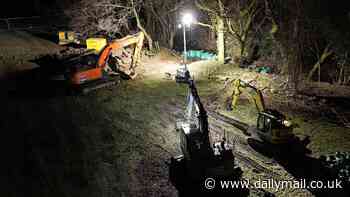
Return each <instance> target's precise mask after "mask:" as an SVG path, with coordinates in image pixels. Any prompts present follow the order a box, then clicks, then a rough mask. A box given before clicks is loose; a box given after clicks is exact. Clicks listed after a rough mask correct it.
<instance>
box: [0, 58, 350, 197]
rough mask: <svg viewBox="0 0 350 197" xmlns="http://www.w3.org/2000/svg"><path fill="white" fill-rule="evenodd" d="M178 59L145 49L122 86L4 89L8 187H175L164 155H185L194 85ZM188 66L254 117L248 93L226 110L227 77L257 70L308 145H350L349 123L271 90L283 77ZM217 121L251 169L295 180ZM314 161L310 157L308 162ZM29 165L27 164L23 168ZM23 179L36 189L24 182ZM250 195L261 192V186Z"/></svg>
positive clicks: (215, 103) (58, 190)
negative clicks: (181, 129) (182, 122)
mask: <svg viewBox="0 0 350 197" xmlns="http://www.w3.org/2000/svg"><path fill="white" fill-rule="evenodd" d="M179 62H180V60H179V59H178V58H176V57H174V56H171V55H170V54H169V53H167V52H166V51H162V52H161V54H159V55H157V56H155V57H152V58H147V57H145V59H144V64H143V65H142V66H141V67H139V68H138V70H139V73H140V76H139V77H138V78H137V79H136V80H134V81H122V82H121V83H120V84H118V85H117V86H115V87H111V88H107V89H101V90H98V91H96V92H92V93H90V94H88V95H76V96H72V95H65V94H59V93H57V90H56V89H55V86H51V84H49V83H48V84H30V83H26V84H25V85H24V87H25V88H24V89H23V88H20V89H18V90H13V89H11V91H10V92H8V91H3V92H2V95H1V97H0V98H1V103H2V107H1V109H2V110H1V115H2V117H4V118H2V120H1V124H0V130H1V131H3V132H4V133H5V134H6V135H5V136H6V137H4V138H5V139H6V140H5V141H6V142H7V144H8V145H7V147H8V148H7V149H6V150H8V153H7V154H6V155H5V156H9V157H8V158H9V159H7V161H6V164H7V163H8V164H9V166H10V167H9V168H8V174H9V175H10V176H11V177H15V178H13V179H11V180H10V181H9V182H8V186H7V187H4V188H5V189H6V188H7V189H8V191H12V194H13V196H15V195H18V194H20V193H25V194H26V195H29V196H31V195H33V196H177V191H176V189H175V188H174V187H173V186H172V185H171V183H170V182H169V180H168V166H167V165H166V162H168V161H169V158H170V157H171V156H174V155H177V154H180V148H179V136H178V133H177V132H176V131H175V129H174V125H175V121H176V119H177V118H181V116H182V110H183V108H184V107H185V106H184V105H185V96H186V92H187V91H186V88H185V87H183V86H180V85H177V84H176V83H175V82H174V81H173V80H171V79H169V78H168V77H166V75H165V73H170V74H174V73H175V70H176V66H177V65H178V64H179ZM189 67H190V70H191V72H192V73H193V75H194V76H195V79H196V82H197V85H198V89H199V94H200V96H202V100H203V101H204V104H205V106H206V108H207V109H210V110H217V111H220V112H221V113H224V114H227V115H230V116H234V117H239V118H241V119H242V120H243V121H245V122H247V123H250V124H254V123H255V119H256V111H255V109H254V108H253V106H252V105H250V104H249V103H248V102H246V101H245V100H244V99H243V101H242V102H241V103H240V106H239V108H238V110H235V111H233V112H227V111H226V109H225V106H226V100H227V97H229V95H230V92H231V90H230V88H232V87H231V86H230V85H227V86H226V88H225V89H224V87H225V81H229V80H231V79H233V78H236V77H238V76H239V77H241V78H243V79H245V80H250V79H255V78H256V77H258V79H257V86H258V87H265V86H268V89H267V90H266V92H265V93H266V95H267V96H268V97H267V103H268V105H269V106H270V107H274V106H276V107H277V108H279V109H281V110H282V111H283V112H285V113H287V114H288V115H289V116H290V117H292V118H293V119H295V120H296V121H297V123H298V124H299V128H297V129H296V133H297V134H298V136H299V137H304V136H306V135H310V136H311V143H310V144H309V146H308V148H310V149H311V150H312V151H313V153H312V156H313V157H318V156H319V155H321V154H327V153H332V152H334V151H349V150H350V146H349V141H350V131H349V129H345V128H344V127H340V126H338V125H337V124H334V123H329V122H328V121H327V119H326V120H324V119H321V118H320V117H317V116H315V115H312V116H308V115H307V113H295V112H293V110H290V109H288V108H286V107H283V106H284V105H283V104H284V103H283V102H282V101H281V103H280V104H279V105H274V103H275V101H274V99H273V98H274V97H276V98H278V95H275V96H274V95H273V94H271V89H275V90H278V86H277V85H278V83H277V82H278V81H279V80H281V79H280V78H278V77H277V76H272V75H260V74H257V73H252V72H248V71H244V70H241V69H239V68H236V67H235V66H233V65H226V66H219V65H216V64H215V63H214V62H196V63H193V64H191V65H190V66H189ZM274 77H275V78H274ZM170 78H171V77H170ZM226 78H228V80H226ZM7 83H11V84H12V83H13V81H4V82H3V83H2V87H3V90H6V87H7V86H6V84H7ZM20 83H21V81H16V84H20ZM15 87H20V85H19V86H15ZM21 91H23V92H21ZM269 91H270V93H269ZM272 92H274V91H272ZM282 96H283V94H282ZM283 98H284V97H283ZM283 101H285V99H283ZM210 124H211V125H212V129H213V131H212V132H213V133H214V134H213V135H216V136H219V135H222V133H221V134H220V131H221V130H220V128H221V129H225V130H226V131H227V132H229V133H230V136H233V138H235V139H236V141H238V142H239V141H240V143H238V144H237V146H236V151H237V153H239V154H240V155H241V156H243V157H244V158H248V160H247V159H244V158H238V159H237V160H238V161H237V162H238V164H239V165H240V166H241V167H242V169H243V170H244V178H246V179H251V180H257V179H258V178H261V179H266V178H271V176H272V178H275V179H278V180H284V179H286V178H289V179H293V177H294V175H295V174H293V173H291V172H290V171H286V168H285V166H284V165H281V164H280V163H278V162H277V161H275V160H273V159H271V158H267V157H265V156H261V155H260V154H259V153H257V152H255V151H252V149H250V148H249V147H248V146H247V144H246V142H242V140H240V139H245V137H244V136H243V135H242V133H240V132H239V131H238V130H236V129H234V128H232V127H230V126H229V125H225V124H224V123H221V122H218V121H216V120H214V119H212V118H210ZM218 128H219V129H218ZM7 135H8V136H9V137H8V139H9V140H7ZM235 136H236V137H235ZM23 142H24V144H25V146H24V147H23ZM309 160H312V159H309V158H308V159H307V160H305V161H309ZM294 162H295V161H294ZM291 163H293V162H291ZM305 165H307V163H305ZM286 166H288V165H286ZM23 168H25V169H29V170H26V171H25V174H23V170H22V169H23ZM23 183H24V184H25V186H26V187H25V188H28V191H25V192H23V191H24V190H22V189H19V188H18V187H22V185H23ZM13 191H15V192H14V193H13ZM268 191H269V192H272V193H274V194H276V195H277V196H312V195H313V194H315V193H311V192H310V191H307V190H302V189H284V190H280V191H274V190H273V189H270V190H268ZM251 194H252V196H254V192H252V193H251ZM7 196H11V195H10V194H9V195H7Z"/></svg>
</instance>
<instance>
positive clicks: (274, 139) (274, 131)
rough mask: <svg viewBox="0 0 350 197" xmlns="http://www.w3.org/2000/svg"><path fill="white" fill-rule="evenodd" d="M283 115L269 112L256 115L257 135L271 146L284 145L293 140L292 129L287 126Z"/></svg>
mask: <svg viewBox="0 0 350 197" xmlns="http://www.w3.org/2000/svg"><path fill="white" fill-rule="evenodd" d="M287 122H288V121H286V120H285V117H284V115H283V114H281V113H280V112H278V111H274V110H269V111H264V112H259V113H258V120H257V134H258V136H259V137H260V138H261V139H262V140H264V141H266V142H270V143H272V144H285V143H288V142H289V141H290V140H291V139H293V130H292V127H291V126H289V125H288V124H287Z"/></svg>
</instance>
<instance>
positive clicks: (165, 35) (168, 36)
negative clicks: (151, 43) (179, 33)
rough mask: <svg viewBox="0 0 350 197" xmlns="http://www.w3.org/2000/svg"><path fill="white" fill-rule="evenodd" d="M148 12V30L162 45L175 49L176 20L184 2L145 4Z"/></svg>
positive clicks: (153, 2) (172, 0)
mask: <svg viewBox="0 0 350 197" xmlns="http://www.w3.org/2000/svg"><path fill="white" fill-rule="evenodd" d="M145 3H146V4H145V10H147V12H146V15H147V29H149V31H150V32H151V33H152V34H153V35H154V37H155V36H157V37H159V39H160V41H161V43H162V44H163V45H165V46H167V47H168V48H170V49H172V48H173V47H174V38H175V35H176V29H177V24H176V19H177V17H178V10H179V9H180V8H181V6H182V5H183V3H184V1H183V0H164V1H155V0H153V1H147V2H145Z"/></svg>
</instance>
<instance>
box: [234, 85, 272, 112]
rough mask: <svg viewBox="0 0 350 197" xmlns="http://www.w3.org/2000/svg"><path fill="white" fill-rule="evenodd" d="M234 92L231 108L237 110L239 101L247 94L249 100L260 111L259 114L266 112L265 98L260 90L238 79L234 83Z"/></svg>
mask: <svg viewBox="0 0 350 197" xmlns="http://www.w3.org/2000/svg"><path fill="white" fill-rule="evenodd" d="M233 85H234V90H233V94H232V103H231V107H232V108H235V107H236V105H237V102H238V99H239V97H240V95H241V94H242V93H246V94H247V96H248V99H249V102H251V103H253V104H254V105H255V107H256V109H257V110H258V112H263V111H265V110H266V108H265V102H264V98H263V96H262V93H261V91H260V90H258V89H257V88H256V87H254V86H251V85H250V84H248V83H246V82H244V81H242V80H240V79H236V80H235V81H234V83H233Z"/></svg>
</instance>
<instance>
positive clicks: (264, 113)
mask: <svg viewBox="0 0 350 197" xmlns="http://www.w3.org/2000/svg"><path fill="white" fill-rule="evenodd" d="M233 84H234V90H233V94H232V97H233V98H232V103H231V107H230V108H231V109H235V108H236V106H237V103H238V99H239V97H240V96H241V94H242V93H245V94H246V95H247V96H248V99H249V101H250V102H251V103H253V104H254V105H255V106H256V108H257V110H258V118H257V127H256V128H255V129H254V130H255V131H254V133H256V134H257V135H258V137H259V138H261V139H262V140H263V141H264V142H268V143H271V144H286V143H289V142H291V141H292V140H293V139H294V138H295V136H294V134H293V125H292V123H291V122H290V121H289V120H287V119H286V117H285V116H284V115H283V114H282V113H280V112H279V111H277V110H271V109H266V107H265V103H264V98H263V95H262V93H261V91H260V90H259V89H257V88H256V87H254V86H252V85H250V84H249V83H246V82H244V81H242V80H241V79H236V80H235V81H234V82H233ZM231 122H233V125H234V126H237V127H239V128H242V123H240V122H238V121H237V123H236V124H235V122H236V121H231ZM247 132H248V133H249V131H247Z"/></svg>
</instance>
